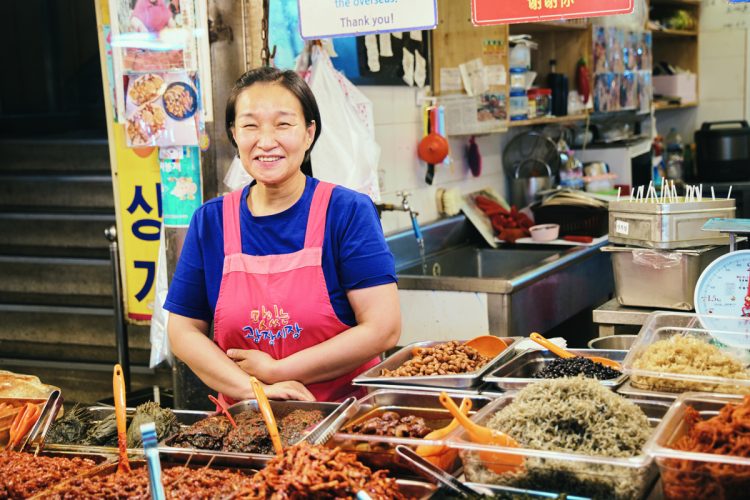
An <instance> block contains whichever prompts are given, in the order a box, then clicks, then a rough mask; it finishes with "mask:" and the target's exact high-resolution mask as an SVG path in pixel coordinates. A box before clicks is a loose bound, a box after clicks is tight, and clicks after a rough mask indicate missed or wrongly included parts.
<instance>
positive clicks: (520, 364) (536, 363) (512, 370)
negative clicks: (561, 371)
mask: <svg viewBox="0 0 750 500" xmlns="http://www.w3.org/2000/svg"><path fill="white" fill-rule="evenodd" d="M568 350H569V351H570V352H572V353H573V354H576V355H580V356H584V357H585V356H600V357H602V358H607V359H613V360H615V361H619V362H620V363H622V360H623V359H625V355H626V354H627V351H619V350H610V349H568ZM555 359H559V357H558V356H557V355H555V354H553V353H552V352H550V351H525V352H522V353H521V354H519V355H518V356H516V357H515V358H513V359H511V360H510V361H508V362H506V363H505V364H503V365H502V366H500V367H499V368H498V369H497V370H495V371H494V372H492V373H491V374H490V375H488V376H486V377H485V378H484V381H485V382H489V383H492V384H495V386H496V387H498V388H500V389H504V390H506V391H513V390H517V389H522V388H524V387H526V386H527V385H529V384H533V383H534V382H539V381H541V380H544V379H540V378H533V377H532V375H534V374H536V373H539V372H540V371H542V369H544V367H545V366H547V365H548V364H550V363H551V362H552V361H554V360H555ZM627 378H628V376H627V375H626V374H625V373H623V374H622V375H620V376H619V377H617V378H613V379H610V380H600V381H599V383H600V384H602V385H603V386H605V387H609V388H610V389H614V388H616V387H618V386H619V385H620V384H622V383H623V382H625V380H626V379H627Z"/></svg>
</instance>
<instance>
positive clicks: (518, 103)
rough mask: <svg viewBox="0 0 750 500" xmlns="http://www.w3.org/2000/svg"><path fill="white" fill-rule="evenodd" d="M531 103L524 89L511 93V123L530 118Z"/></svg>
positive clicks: (514, 90)
mask: <svg viewBox="0 0 750 500" xmlns="http://www.w3.org/2000/svg"><path fill="white" fill-rule="evenodd" d="M528 109H529V102H528V97H526V91H525V90H524V89H511V91H510V119H511V121H517V120H525V119H527V118H528V116H529V114H528V113H529V111H528Z"/></svg>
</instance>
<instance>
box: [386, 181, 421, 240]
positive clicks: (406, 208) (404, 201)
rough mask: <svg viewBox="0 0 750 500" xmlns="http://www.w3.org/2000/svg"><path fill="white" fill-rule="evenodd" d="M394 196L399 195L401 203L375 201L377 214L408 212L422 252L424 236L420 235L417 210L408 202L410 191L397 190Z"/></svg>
mask: <svg viewBox="0 0 750 500" xmlns="http://www.w3.org/2000/svg"><path fill="white" fill-rule="evenodd" d="M396 196H400V197H401V205H400V206H399V205H394V204H393V203H376V204H375V208H377V209H378V215H379V216H380V215H382V214H383V212H386V211H398V212H408V213H409V218H410V219H411V227H412V229H413V230H414V237H415V238H416V239H417V245H418V246H419V249H420V251H422V252H424V238H423V237H422V230H421V229H420V227H419V222H418V221H417V216H418V215H419V212H417V211H415V210H413V209H412V208H411V205H410V204H409V196H411V193H409V192H407V191H398V192H397V193H396Z"/></svg>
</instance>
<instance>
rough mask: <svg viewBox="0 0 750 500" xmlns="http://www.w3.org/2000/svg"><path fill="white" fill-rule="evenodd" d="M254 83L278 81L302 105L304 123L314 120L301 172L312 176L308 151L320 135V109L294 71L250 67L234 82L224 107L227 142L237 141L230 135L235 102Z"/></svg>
mask: <svg viewBox="0 0 750 500" xmlns="http://www.w3.org/2000/svg"><path fill="white" fill-rule="evenodd" d="M254 83H278V84H279V85H282V86H283V87H284V88H285V89H287V90H288V91H289V92H291V93H292V94H294V95H295V97H297V99H298V100H299V103H300V104H301V105H302V113H303V114H304V115H305V124H306V125H307V126H308V127H309V126H310V124H311V123H312V122H315V136H314V137H313V141H312V144H310V147H309V148H308V149H307V151H305V159H304V160H303V161H302V173H303V174H305V175H307V176H310V177H312V163H311V162H310V152H311V151H312V148H313V147H314V146H315V143H316V142H317V140H318V137H320V131H321V130H322V128H323V124H322V123H321V122H320V111H319V110H318V103H317V102H316V101H315V96H314V95H313V93H312V90H310V87H308V86H307V83H305V81H304V80H303V79H302V78H301V77H300V76H299V75H298V74H297V73H295V72H294V71H291V70H287V71H281V70H279V69H276V68H271V67H268V66H264V67H261V68H255V69H251V70H250V71H248V72H247V73H245V74H244V75H242V76H241V77H239V79H238V80H237V81H236V82H235V83H234V87H232V91H231V92H229V98H227V109H226V115H225V119H226V129H227V137H229V142H231V143H232V145H233V146H234V147H235V148H236V147H237V143H236V142H234V137H232V127H234V119H235V105H236V104H237V98H238V97H239V95H240V94H241V93H242V91H243V90H245V89H246V88H248V87H250V86H251V85H253V84H254Z"/></svg>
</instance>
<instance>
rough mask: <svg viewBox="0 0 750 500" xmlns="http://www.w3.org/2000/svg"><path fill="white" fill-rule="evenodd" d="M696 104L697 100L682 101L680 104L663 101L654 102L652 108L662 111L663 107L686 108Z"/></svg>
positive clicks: (693, 106)
mask: <svg viewBox="0 0 750 500" xmlns="http://www.w3.org/2000/svg"><path fill="white" fill-rule="evenodd" d="M697 106H698V103H697V102H684V103H681V104H665V103H660V102H655V103H654V110H655V111H662V110H665V109H687V108H695V107H697Z"/></svg>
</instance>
